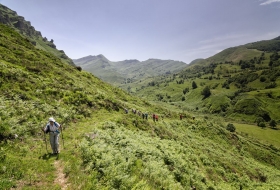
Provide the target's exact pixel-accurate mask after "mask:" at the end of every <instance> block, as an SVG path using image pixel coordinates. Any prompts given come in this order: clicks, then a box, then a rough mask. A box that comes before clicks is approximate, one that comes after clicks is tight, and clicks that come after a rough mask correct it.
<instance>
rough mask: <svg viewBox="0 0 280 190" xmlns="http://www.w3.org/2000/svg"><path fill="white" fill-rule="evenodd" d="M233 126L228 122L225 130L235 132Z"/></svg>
mask: <svg viewBox="0 0 280 190" xmlns="http://www.w3.org/2000/svg"><path fill="white" fill-rule="evenodd" d="M235 129H236V128H235V126H234V125H233V124H232V123H229V124H228V125H227V130H228V131H230V132H235Z"/></svg>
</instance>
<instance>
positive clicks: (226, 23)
mask: <svg viewBox="0 0 280 190" xmlns="http://www.w3.org/2000/svg"><path fill="white" fill-rule="evenodd" d="M0 3H1V4H3V5H5V6H7V7H9V8H10V9H12V10H14V11H16V12H17V13H18V15H21V16H23V17H25V19H26V20H27V21H30V22H31V24H32V25H33V26H34V27H35V29H36V30H38V31H41V33H42V35H43V36H44V37H47V38H48V39H49V40H50V39H53V40H54V43H55V44H56V46H57V49H62V50H64V51H65V53H66V54H67V55H68V56H69V57H70V58H72V59H77V58H81V57H85V56H88V55H98V54H103V55H104V56H105V57H107V58H108V59H109V60H111V61H121V60H125V59H138V60H140V61H144V60H147V59H149V58H158V59H173V60H180V61H184V62H186V63H189V62H191V61H192V60H194V59H197V58H207V57H210V56H212V55H214V54H216V53H217V52H219V51H221V50H223V49H226V48H228V47H233V46H238V45H243V44H246V43H249V42H254V41H260V40H267V39H272V38H275V37H277V36H280V0H80V1H78V0H0Z"/></svg>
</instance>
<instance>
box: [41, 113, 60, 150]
mask: <svg viewBox="0 0 280 190" xmlns="http://www.w3.org/2000/svg"><path fill="white" fill-rule="evenodd" d="M60 127H61V125H60V124H59V123H57V122H56V121H55V120H54V118H53V117H50V118H49V122H48V123H47V125H46V127H44V128H42V131H44V132H45V133H49V134H50V144H51V147H52V151H53V154H58V153H59V133H60V132H59V128H60Z"/></svg>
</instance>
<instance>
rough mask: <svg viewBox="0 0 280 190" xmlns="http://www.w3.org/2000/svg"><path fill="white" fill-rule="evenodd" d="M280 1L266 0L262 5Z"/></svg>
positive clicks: (279, 0) (279, 1)
mask: <svg viewBox="0 0 280 190" xmlns="http://www.w3.org/2000/svg"><path fill="white" fill-rule="evenodd" d="M277 2H278V3H280V0H266V1H265V2H263V3H261V4H260V5H269V4H271V3H277Z"/></svg>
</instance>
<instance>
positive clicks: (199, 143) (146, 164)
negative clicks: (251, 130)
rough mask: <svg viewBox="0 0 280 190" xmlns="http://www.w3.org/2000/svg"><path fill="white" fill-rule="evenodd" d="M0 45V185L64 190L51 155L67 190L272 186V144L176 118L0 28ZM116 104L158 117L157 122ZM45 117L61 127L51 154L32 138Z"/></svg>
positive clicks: (275, 159)
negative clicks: (58, 149)
mask: <svg viewBox="0 0 280 190" xmlns="http://www.w3.org/2000/svg"><path fill="white" fill-rule="evenodd" d="M0 42H1V43H0V53H1V57H0V63H1V64H0V67H1V70H0V74H1V78H0V88H1V91H0V92H1V96H0V101H1V106H2V107H1V108H2V109H1V110H0V115H1V125H0V127H1V128H0V129H1V133H0V134H1V138H2V140H1V142H0V146H1V147H0V151H1V154H0V159H1V162H0V189H10V188H16V189H60V188H63V187H64V186H61V185H60V184H59V183H57V182H56V178H57V172H58V169H57V168H56V165H55V163H56V159H59V162H60V165H61V169H63V172H64V173H65V174H66V176H67V180H68V188H69V189H188V188H190V186H196V187H197V189H207V188H208V189H213V188H215V189H238V188H240V187H242V188H251V189H268V188H274V189H277V188H279V187H280V183H279V182H280V177H279V176H280V168H279V166H278V165H277V164H278V163H279V161H280V156H279V150H278V149H277V148H275V147H269V146H266V145H263V144H261V143H259V142H257V141H255V140H253V139H250V138H248V137H243V136H241V135H239V134H236V133H230V132H228V131H226V130H225V127H224V124H223V121H222V120H217V119H215V120H212V119H210V118H207V117H196V119H195V120H193V119H192V116H191V114H189V113H187V112H185V113H184V115H185V118H184V120H182V121H179V120H178V119H177V118H178V114H177V113H176V108H172V109H170V108H169V107H167V109H168V110H167V109H165V108H162V107H161V106H154V105H152V104H150V103H148V102H146V101H143V100H141V99H139V98H136V97H132V96H130V95H128V94H127V93H125V92H123V91H121V90H119V89H117V88H114V87H112V86H110V85H108V84H106V83H104V82H102V81H100V80H99V79H97V78H96V77H94V76H92V75H91V74H90V73H87V72H79V71H78V70H76V69H75V68H74V67H72V66H69V65H68V64H64V63H62V62H61V61H60V60H59V59H58V58H57V57H55V56H53V55H52V54H50V53H47V52H44V51H41V50H37V49H35V48H34V46H33V45H32V44H31V43H30V42H29V41H28V40H26V39H24V38H22V37H21V36H20V35H19V34H17V33H16V32H14V31H13V30H12V29H10V28H8V27H6V26H3V25H0ZM124 107H126V108H135V109H137V110H141V111H145V112H146V111H147V112H149V113H150V114H151V113H158V114H159V115H160V121H159V122H157V123H154V122H153V121H151V119H150V118H149V120H148V121H146V120H142V119H141V118H140V117H139V116H137V115H134V114H132V113H131V112H129V114H128V115H127V114H124V112H123V108H124ZM49 116H54V117H55V118H56V119H57V121H58V122H60V123H63V125H64V127H65V128H64V131H63V137H64V138H63V139H64V143H62V142H60V144H61V146H62V153H61V154H60V156H59V158H56V157H52V156H50V155H49V154H48V153H47V150H48V151H50V147H49V145H48V143H47V145H48V149H47V150H46V146H45V142H44V135H43V134H42V133H41V132H40V128H41V127H42V126H44V125H45V124H46V120H47V118H48V117H49ZM162 118H164V119H163V120H162ZM14 134H18V136H19V137H18V138H16V139H15V138H13V137H14ZM63 144H64V146H63Z"/></svg>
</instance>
